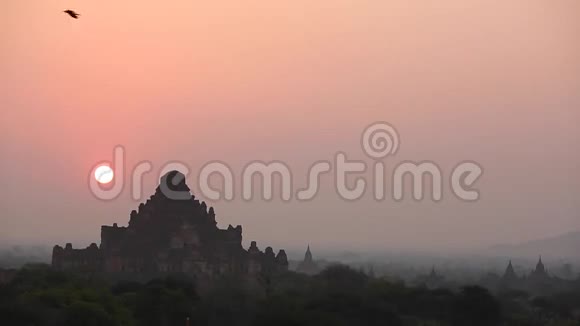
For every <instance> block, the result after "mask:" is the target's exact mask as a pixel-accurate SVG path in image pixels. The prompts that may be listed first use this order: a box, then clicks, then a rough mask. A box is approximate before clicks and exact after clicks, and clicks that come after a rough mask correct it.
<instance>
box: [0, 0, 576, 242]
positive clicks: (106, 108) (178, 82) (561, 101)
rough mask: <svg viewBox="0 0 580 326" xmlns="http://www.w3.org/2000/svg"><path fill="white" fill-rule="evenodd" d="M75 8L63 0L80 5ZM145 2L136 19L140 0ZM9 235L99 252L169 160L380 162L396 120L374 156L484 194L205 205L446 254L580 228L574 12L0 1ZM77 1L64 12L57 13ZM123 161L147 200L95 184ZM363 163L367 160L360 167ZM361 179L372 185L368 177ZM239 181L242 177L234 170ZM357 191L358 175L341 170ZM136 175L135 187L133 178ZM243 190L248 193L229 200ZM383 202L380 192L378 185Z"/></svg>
mask: <svg viewBox="0 0 580 326" xmlns="http://www.w3.org/2000/svg"><path fill="white" fill-rule="evenodd" d="M73 5H74V8H68V7H67V6H73ZM136 7H138V8H139V10H135V9H134V8H136ZM0 9H1V10H0V21H2V22H3V23H4V26H3V27H4V28H2V31H1V32H0V41H1V42H0V46H1V49H2V51H1V53H2V55H1V59H0V72H1V73H0V105H1V106H2V110H1V111H0V112H1V113H0V115H1V116H0V118H1V119H0V130H1V137H0V179H1V180H2V191H1V192H0V207H1V208H2V212H1V213H0V243H2V244H17V245H18V244H21V245H23V244H47V245H50V244H60V245H64V243H66V242H72V243H74V244H75V247H84V246H86V245H87V244H89V243H92V242H96V243H99V242H100V226H101V225H109V224H113V223H118V224H119V225H120V226H121V225H126V224H127V222H128V220H129V213H130V212H131V210H133V209H137V207H138V205H139V203H140V202H144V201H145V200H146V198H148V197H149V196H150V195H151V194H152V193H153V191H154V189H155V186H156V183H157V181H158V177H159V169H160V168H161V167H162V166H163V164H165V163H167V162H172V161H180V162H185V163H187V164H188V166H189V167H190V168H191V170H192V174H191V175H190V176H188V183H189V184H190V185H191V186H192V188H193V193H194V195H196V196H197V197H201V198H199V199H200V200H206V201H207V199H206V198H203V197H202V196H201V195H200V193H199V189H197V188H196V187H195V178H196V176H197V173H198V171H199V169H200V168H201V167H202V166H203V165H204V164H206V163H208V162H211V161H216V160H218V161H222V162H225V163H227V164H228V165H229V166H230V167H232V169H233V171H235V172H236V173H238V172H239V171H241V170H242V169H243V167H244V166H245V165H246V164H248V163H249V162H252V161H256V160H261V161H266V162H269V161H274V160H276V161H282V162H285V163H286V164H287V165H288V166H290V167H291V169H292V173H293V175H294V176H295V180H293V181H294V188H295V189H298V188H301V187H304V186H305V185H306V182H307V176H308V172H307V171H308V168H309V167H310V166H311V165H312V164H313V163H315V162H317V161H320V160H330V161H332V160H333V157H334V155H335V154H336V153H337V152H344V153H346V155H347V157H348V158H349V159H352V160H355V159H356V160H364V161H365V162H367V163H369V164H370V163H372V162H373V160H372V159H371V158H369V157H368V156H367V155H365V153H364V151H363V149H362V148H361V146H360V142H361V134H362V132H363V130H364V129H365V127H367V126H369V125H371V124H372V123H374V122H377V121H386V122H388V123H390V124H391V125H393V126H394V127H396V129H397V131H398V133H399V135H400V139H401V142H400V148H399V151H398V152H397V153H396V155H394V156H389V157H388V158H387V159H385V160H384V163H385V165H386V167H387V169H388V170H389V171H390V169H392V167H393V166H395V165H396V164H398V163H400V162H403V161H407V160H410V161H417V162H419V161H424V160H429V161H433V162H436V163H437V164H438V165H439V166H440V167H441V168H442V170H443V172H444V175H443V179H444V181H445V182H448V179H449V171H451V169H452V168H453V167H454V166H456V165H457V164H458V163H459V162H462V161H466V160H470V161H475V162H477V163H478V164H480V165H481V166H482V167H483V169H484V173H483V175H482V176H481V178H480V179H479V180H478V181H477V183H476V188H477V189H478V190H479V191H480V194H481V198H480V199H479V200H478V201H476V202H464V201H461V200H459V199H457V198H456V197H454V196H453V194H452V193H451V192H450V191H449V189H448V188H447V187H446V186H444V194H443V200H441V201H440V202H433V201H431V200H430V199H429V198H425V199H423V200H422V201H414V200H413V199H411V196H410V195H411V193H410V191H407V193H406V196H405V200H403V201H402V202H396V201H394V200H392V199H390V198H389V196H387V199H385V200H384V201H380V202H379V201H375V200H374V199H373V198H372V196H371V195H370V193H371V192H372V191H369V192H368V193H367V194H365V196H364V197H363V198H362V199H360V200H357V201H352V202H351V201H346V200H343V199H341V198H339V197H338V196H337V194H336V192H335V190H334V189H333V185H332V183H333V179H332V174H327V175H323V176H322V177H321V184H322V186H321V190H320V193H319V194H318V195H317V196H316V197H315V198H314V199H313V200H311V201H307V202H302V201H298V200H291V201H289V202H283V201H282V200H280V195H279V193H280V192H279V191H275V192H274V200H272V201H270V202H268V201H264V200H261V199H253V200H252V201H249V202H248V201H243V200H241V199H240V196H239V193H237V192H236V197H235V199H234V200H233V201H231V202H228V201H223V200H222V201H217V202H211V201H208V204H209V206H214V208H215V210H216V219H217V221H218V225H219V226H220V227H222V228H223V227H227V226H228V224H232V225H238V224H241V225H243V239H244V245H245V246H246V247H247V245H248V244H249V241H252V240H255V241H257V242H258V246H259V247H260V248H262V249H263V248H265V247H266V246H272V247H274V248H286V247H288V248H305V247H306V245H307V244H310V245H312V246H313V247H315V248H320V249H321V250H326V249H328V248H345V249H347V248H350V249H352V250H369V251H375V250H378V251H380V250H417V251H422V250H425V251H436V252H443V251H449V252H453V251H454V252H457V251H461V250H464V249H465V250H470V249H476V248H485V247H488V246H492V245H497V244H504V243H520V242H525V241H529V240H534V239H541V238H545V237H550V236H554V235H558V234H563V233H567V232H569V231H575V230H580V216H579V213H578V212H580V202H579V200H578V198H579V194H580V193H579V190H578V189H580V173H579V172H578V170H577V169H578V167H580V154H579V153H578V150H577V148H578V143H579V140H580V131H579V128H578V126H577V122H578V121H580V119H579V118H580V114H579V110H578V107H579V106H580V59H579V58H580V2H577V1H574V0H557V1H550V2H549V3H548V2H545V1H540V0H533V1H527V0H526V1H524V0H514V1H509V2H503V3H501V5H500V4H493V3H490V2H489V1H484V0H470V1H463V0H447V1H421V2H411V1H403V0H396V1H359V2H353V1H347V0H317V1H305V0H301V1H292V2H291V3H287V2H284V3H279V2H269V1H263V0H249V1H244V2H243V3H225V2H220V1H218V2H200V1H186V0H173V1H169V2H165V3H154V2H142V1H135V0H127V1H123V2H118V1H111V0H105V1H89V0H81V1H75V3H74V4H71V3H70V2H66V1H62V0H56V1H51V2H40V1H32V0H8V1H3V2H2V3H1V4H0ZM65 9H75V10H76V11H78V12H79V13H80V14H81V17H80V19H78V20H73V19H70V17H67V16H66V15H65V14H63V12H62V11H63V10H65ZM117 145H121V146H123V147H124V148H125V150H126V155H127V160H126V166H127V169H128V170H129V169H130V168H131V167H132V166H135V165H136V164H138V163H139V162H142V161H145V160H146V161H150V162H152V163H153V165H154V167H153V171H152V172H151V173H149V174H147V175H145V177H144V182H145V185H146V187H145V190H144V194H145V198H142V199H141V200H140V201H135V200H133V199H131V196H130V191H129V189H128V187H126V189H124V191H123V193H122V195H121V196H120V197H119V198H118V199H115V200H113V201H102V200H99V199H97V198H96V197H95V196H94V195H93V194H92V193H91V191H90V189H89V185H88V181H87V180H88V177H89V173H90V171H91V169H92V167H93V166H94V165H95V164H96V163H98V162H100V161H104V160H112V154H113V149H114V148H115V146H117ZM369 166H370V165H369ZM364 175H365V176H368V175H369V174H368V173H366V174H364ZM236 180H239V175H236ZM349 180H350V181H352V179H349ZM126 182H128V180H126ZM238 188H239V182H238V183H237V184H236V189H238ZM387 191H388V187H387Z"/></svg>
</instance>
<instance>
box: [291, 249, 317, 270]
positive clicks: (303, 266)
mask: <svg viewBox="0 0 580 326" xmlns="http://www.w3.org/2000/svg"><path fill="white" fill-rule="evenodd" d="M296 271H297V272H299V273H304V274H309V275H312V274H316V273H318V272H319V271H320V268H319V267H318V264H316V262H315V261H314V259H313V258H312V253H311V252H310V246H308V248H307V249H306V253H305V254H304V260H303V261H302V262H300V264H299V265H298V268H297V269H296Z"/></svg>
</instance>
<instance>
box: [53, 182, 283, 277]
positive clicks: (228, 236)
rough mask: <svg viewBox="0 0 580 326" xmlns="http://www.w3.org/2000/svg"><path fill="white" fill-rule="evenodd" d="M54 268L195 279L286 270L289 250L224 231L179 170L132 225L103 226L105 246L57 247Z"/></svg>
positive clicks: (239, 229)
mask: <svg viewBox="0 0 580 326" xmlns="http://www.w3.org/2000/svg"><path fill="white" fill-rule="evenodd" d="M52 266H53V267H54V268H56V269H59V270H73V271H80V272H105V273H123V272H129V273H136V274H139V273H145V274H150V273H184V274H187V275H191V276H195V277H209V278H211V277H215V276H218V275H223V274H245V275H248V274H249V275H253V274H258V273H262V272H276V271H284V270H287V268H288V259H287V257H286V253H285V252H284V250H280V251H279V252H278V254H277V255H275V254H274V251H273V250H272V248H270V247H268V248H266V251H265V252H262V251H260V250H259V249H258V247H257V244H256V242H255V241H254V242H252V243H251V246H250V248H249V249H248V250H245V249H244V248H243V247H242V227H241V226H240V225H238V226H236V227H233V226H231V225H230V226H229V227H228V228H227V229H219V228H218V227H217V222H216V220H215V212H214V209H213V208H212V207H210V208H209V209H208V208H207V205H206V204H205V202H201V203H200V202H199V201H198V200H196V199H195V197H194V196H193V195H191V193H190V189H189V187H188V186H187V185H186V184H185V176H184V175H183V174H181V173H179V172H177V171H172V172H169V173H167V174H166V175H164V176H163V177H162V178H161V181H160V185H159V187H157V189H156V191H155V194H154V195H153V196H151V198H150V199H148V200H147V201H146V202H145V203H142V204H140V205H139V209H138V210H137V211H132V212H131V214H130V219H129V225H128V226H127V227H119V226H117V224H116V223H115V224H113V225H112V226H102V227H101V244H100V246H97V245H96V244H95V243H93V244H91V245H90V246H89V247H87V248H85V249H73V248H72V245H71V244H70V243H67V244H66V246H65V247H64V248H62V247H60V246H55V247H54V248H53V254H52Z"/></svg>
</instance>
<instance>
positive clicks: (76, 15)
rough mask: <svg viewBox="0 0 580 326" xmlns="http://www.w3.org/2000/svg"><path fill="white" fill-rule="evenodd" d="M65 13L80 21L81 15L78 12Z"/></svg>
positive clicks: (69, 11) (66, 11)
mask: <svg viewBox="0 0 580 326" xmlns="http://www.w3.org/2000/svg"><path fill="white" fill-rule="evenodd" d="M64 12H65V13H67V14H68V15H69V16H71V17H72V18H74V19H79V16H80V15H79V14H77V13H76V12H74V11H73V10H70V9H69V10H65V11H64Z"/></svg>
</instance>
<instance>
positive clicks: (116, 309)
mask: <svg viewBox="0 0 580 326" xmlns="http://www.w3.org/2000/svg"><path fill="white" fill-rule="evenodd" d="M241 284H242V282H241V281H240V280H236V279H224V280H222V281H220V282H216V284H215V285H214V286H213V287H212V288H211V290H210V291H206V292H205V293H203V295H201V294H200V293H198V291H197V290H196V288H195V287H194V286H193V285H192V283H190V282H188V281H184V280H179V279H176V278H166V279H157V280H153V281H150V282H148V283H144V284H143V283H137V282H116V283H114V284H110V282H104V281H102V280H98V279H91V278H90V277H88V276H87V275H70V274H64V273H60V272H55V271H51V270H50V269H48V268H24V269H22V270H21V271H20V272H19V273H18V275H17V276H16V278H15V279H14V280H13V281H12V282H11V283H9V284H7V285H4V286H2V287H0V324H1V325H23V326H27V325H31V326H32V325H35V326H36V325H38V326H40V325H42V326H45V325H46V326H49V325H55V326H56V325H67V326H76V325H83V326H100V325H147V326H149V325H151V326H153V325H155V326H165V325H167V326H168V325H185V320H186V318H188V317H189V318H190V325H192V326H195V325H255V326H261V325H264V326H265V325H280V326H284V325H288V326H290V325H316V326H324V325H333V326H340V325H371V326H372V325H579V323H578V320H576V321H574V317H575V316H574V313H575V312H577V309H578V303H580V293H564V294H560V295H557V296H552V297H535V298H533V297H530V296H529V295H527V294H526V293H523V292H517V291H512V292H505V293H501V294H500V295H498V296H493V295H492V294H490V293H489V292H488V291H487V290H486V289H484V288H481V287H477V286H467V287H463V288H462V289H461V290H460V291H451V290H445V289H437V290H430V289H427V288H425V287H407V286H405V285H404V284H402V283H392V282H388V281H386V280H381V279H373V278H369V277H368V276H367V275H365V274H364V273H361V272H358V271H355V270H353V269H351V268H349V267H346V266H333V267H329V268H327V269H325V270H324V271H323V272H321V273H320V274H318V275H316V276H313V277H308V276H304V275H300V274H294V273H287V274H284V275H280V276H278V277H276V278H273V279H271V278H261V279H260V280H259V282H258V283H257V284H260V286H259V288H260V289H261V290H262V291H249V290H248V289H247V288H244V287H243V286H242V285H241Z"/></svg>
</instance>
